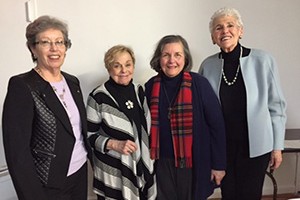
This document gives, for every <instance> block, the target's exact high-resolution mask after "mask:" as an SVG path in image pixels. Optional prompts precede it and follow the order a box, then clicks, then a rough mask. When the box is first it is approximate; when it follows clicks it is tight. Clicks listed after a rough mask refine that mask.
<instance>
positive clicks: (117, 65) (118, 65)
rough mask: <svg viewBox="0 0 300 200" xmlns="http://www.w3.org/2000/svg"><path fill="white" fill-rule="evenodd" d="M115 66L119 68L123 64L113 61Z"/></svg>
mask: <svg viewBox="0 0 300 200" xmlns="http://www.w3.org/2000/svg"><path fill="white" fill-rule="evenodd" d="M112 66H113V68H119V67H121V64H119V63H113V65H112Z"/></svg>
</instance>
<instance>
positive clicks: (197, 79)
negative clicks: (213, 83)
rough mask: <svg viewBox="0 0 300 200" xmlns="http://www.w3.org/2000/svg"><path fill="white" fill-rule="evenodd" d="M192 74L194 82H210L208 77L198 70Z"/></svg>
mask: <svg viewBox="0 0 300 200" xmlns="http://www.w3.org/2000/svg"><path fill="white" fill-rule="evenodd" d="M190 74H191V76H192V81H193V83H202V84H206V83H208V80H207V78H205V77H204V76H202V75H201V74H199V73H196V72H190Z"/></svg>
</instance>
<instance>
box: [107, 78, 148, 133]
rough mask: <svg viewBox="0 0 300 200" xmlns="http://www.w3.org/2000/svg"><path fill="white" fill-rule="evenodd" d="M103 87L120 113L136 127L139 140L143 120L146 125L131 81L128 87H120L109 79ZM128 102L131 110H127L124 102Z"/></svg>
mask: <svg viewBox="0 0 300 200" xmlns="http://www.w3.org/2000/svg"><path fill="white" fill-rule="evenodd" d="M105 87H106V88H107V90H108V91H109V92H110V93H111V94H112V96H113V97H114V99H115V100H116V101H117V103H118V104H119V106H120V109H121V111H122V112H123V113H124V114H125V115H126V116H127V117H128V118H129V120H130V121H131V122H134V123H135V124H136V126H137V130H138V133H139V135H138V136H139V138H141V123H142V120H144V122H143V123H144V124H147V123H146V121H145V117H144V114H143V110H142V108H141V107H140V106H139V103H138V101H137V96H136V93H135V90H134V85H133V84H132V80H131V81H130V83H129V84H128V85H120V84H118V83H116V82H115V81H114V80H113V79H112V78H110V79H109V80H108V81H107V82H106V83H105ZM128 100H130V101H131V102H133V108H130V109H128V108H127V105H126V102H127V101H128Z"/></svg>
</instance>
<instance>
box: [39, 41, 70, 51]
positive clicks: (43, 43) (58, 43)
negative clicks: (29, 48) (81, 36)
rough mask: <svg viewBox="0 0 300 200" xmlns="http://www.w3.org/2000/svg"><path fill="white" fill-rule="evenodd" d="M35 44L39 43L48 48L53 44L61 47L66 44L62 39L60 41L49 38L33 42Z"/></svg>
mask: <svg viewBox="0 0 300 200" xmlns="http://www.w3.org/2000/svg"><path fill="white" fill-rule="evenodd" d="M35 44H39V45H41V47H43V48H46V49H49V48H50V47H52V45H55V46H56V47H58V48H62V47H65V46H66V42H65V41H63V40H60V41H55V42H51V41H49V40H41V41H37V42H35Z"/></svg>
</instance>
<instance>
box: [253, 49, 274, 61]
mask: <svg viewBox="0 0 300 200" xmlns="http://www.w3.org/2000/svg"><path fill="white" fill-rule="evenodd" d="M249 56H250V58H252V59H271V60H273V59H274V57H273V55H272V54H271V53H269V52H267V51H265V50H262V49H251V51H250V55H249Z"/></svg>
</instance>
